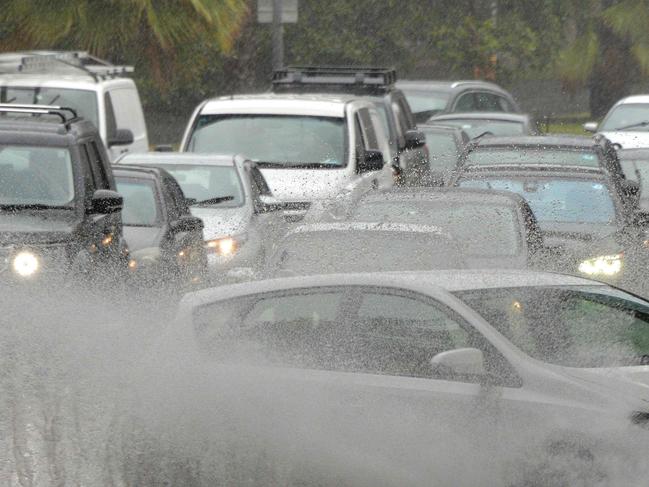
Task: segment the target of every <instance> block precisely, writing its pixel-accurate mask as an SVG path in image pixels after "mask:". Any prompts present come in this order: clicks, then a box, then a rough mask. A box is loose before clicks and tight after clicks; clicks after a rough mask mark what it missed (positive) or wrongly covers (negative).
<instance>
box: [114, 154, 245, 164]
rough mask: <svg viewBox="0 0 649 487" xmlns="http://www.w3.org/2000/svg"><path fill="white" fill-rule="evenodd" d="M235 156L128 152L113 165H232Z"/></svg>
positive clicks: (234, 162) (234, 161)
mask: <svg viewBox="0 0 649 487" xmlns="http://www.w3.org/2000/svg"><path fill="white" fill-rule="evenodd" d="M236 159H237V156H234V155H223V154H196V153H192V152H139V153H137V152H136V153H129V154H126V155H125V156H124V157H122V158H120V159H119V160H118V161H116V163H115V164H116V165H115V167H120V166H122V165H123V164H136V165H151V166H155V165H158V164H170V165H171V164H173V165H182V164H187V165H193V164H200V165H208V166H234V165H236Z"/></svg>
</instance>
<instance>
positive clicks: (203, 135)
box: [187, 115, 346, 168]
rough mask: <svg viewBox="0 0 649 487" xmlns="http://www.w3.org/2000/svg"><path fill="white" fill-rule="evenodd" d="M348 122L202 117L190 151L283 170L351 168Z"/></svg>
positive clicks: (282, 117) (333, 119)
mask: <svg viewBox="0 0 649 487" xmlns="http://www.w3.org/2000/svg"><path fill="white" fill-rule="evenodd" d="M345 129H346V125H345V119H344V118H338V117H312V116H287V115H201V116H200V117H199V119H198V123H197V125H196V128H195V129H194V132H193V133H192V135H191V137H190V139H189V144H188V147H187V150H188V151H189V152H205V153H214V154H243V155H245V156H246V158H247V159H250V160H253V161H256V162H259V163H266V164H268V165H273V166H278V167H301V166H302V167H308V166H318V167H331V168H336V167H342V166H344V165H345V163H346V161H345V147H346V130H345Z"/></svg>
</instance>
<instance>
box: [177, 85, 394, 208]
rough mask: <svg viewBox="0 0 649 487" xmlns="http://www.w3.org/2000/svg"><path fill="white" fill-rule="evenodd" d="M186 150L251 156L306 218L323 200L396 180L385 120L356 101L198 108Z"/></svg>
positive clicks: (251, 99)
mask: <svg viewBox="0 0 649 487" xmlns="http://www.w3.org/2000/svg"><path fill="white" fill-rule="evenodd" d="M181 151H184V152H197V153H212V154H243V155H244V156H245V157H246V158H248V159H250V160H252V161H254V162H256V163H257V167H259V168H260V169H261V172H262V174H263V175H264V177H265V178H266V181H267V182H268V185H269V187H270V190H271V192H272V194H273V195H274V196H275V197H276V198H278V200H280V201H281V202H282V203H283V204H285V205H286V207H287V209H286V212H287V216H289V218H291V219H295V220H297V219H300V218H302V216H303V215H304V213H305V212H306V210H307V209H308V208H309V206H310V205H311V203H312V202H313V201H315V200H324V199H329V198H333V197H335V196H337V195H338V194H339V193H341V192H344V191H352V190H354V189H355V188H357V187H360V186H366V187H370V188H371V187H387V186H391V185H392V184H393V182H394V175H393V171H392V166H391V164H389V157H390V149H389V147H388V139H387V136H386V134H385V132H384V130H383V123H382V121H381V119H380V114H379V112H378V110H377V108H376V106H375V105H374V103H372V102H371V101H369V100H365V99H363V98H361V97H358V96H353V95H336V96H334V95H295V94H285V95H279V94H271V93H265V94H259V95H240V96H231V97H221V98H215V99H212V100H207V101H205V102H203V103H202V104H201V105H199V106H198V108H197V109H196V110H195V112H194V114H193V116H192V118H191V120H190V122H189V125H188V127H187V130H186V131H185V135H184V137H183V141H182V144H181Z"/></svg>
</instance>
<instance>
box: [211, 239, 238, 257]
mask: <svg viewBox="0 0 649 487" xmlns="http://www.w3.org/2000/svg"><path fill="white" fill-rule="evenodd" d="M240 242H241V240H238V239H235V238H234V237H225V238H218V239H214V240H208V241H207V242H205V248H206V249H207V251H208V252H212V253H215V254H218V255H222V256H224V257H227V256H230V255H234V254H235V253H236V252H237V250H239V245H240Z"/></svg>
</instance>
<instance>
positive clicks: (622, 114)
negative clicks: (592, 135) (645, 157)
mask: <svg viewBox="0 0 649 487" xmlns="http://www.w3.org/2000/svg"><path fill="white" fill-rule="evenodd" d="M584 130H586V131H588V132H598V133H600V134H602V135H604V136H605V137H606V138H607V139H609V140H610V141H611V142H613V143H614V144H619V145H620V147H622V148H623V149H636V148H640V147H649V95H635V96H629V97H627V98H622V99H621V100H620V101H618V102H617V103H616V104H615V105H613V107H612V108H611V109H610V110H609V111H608V113H607V114H606V117H604V120H602V123H601V124H599V125H597V122H588V123H586V124H584Z"/></svg>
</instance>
